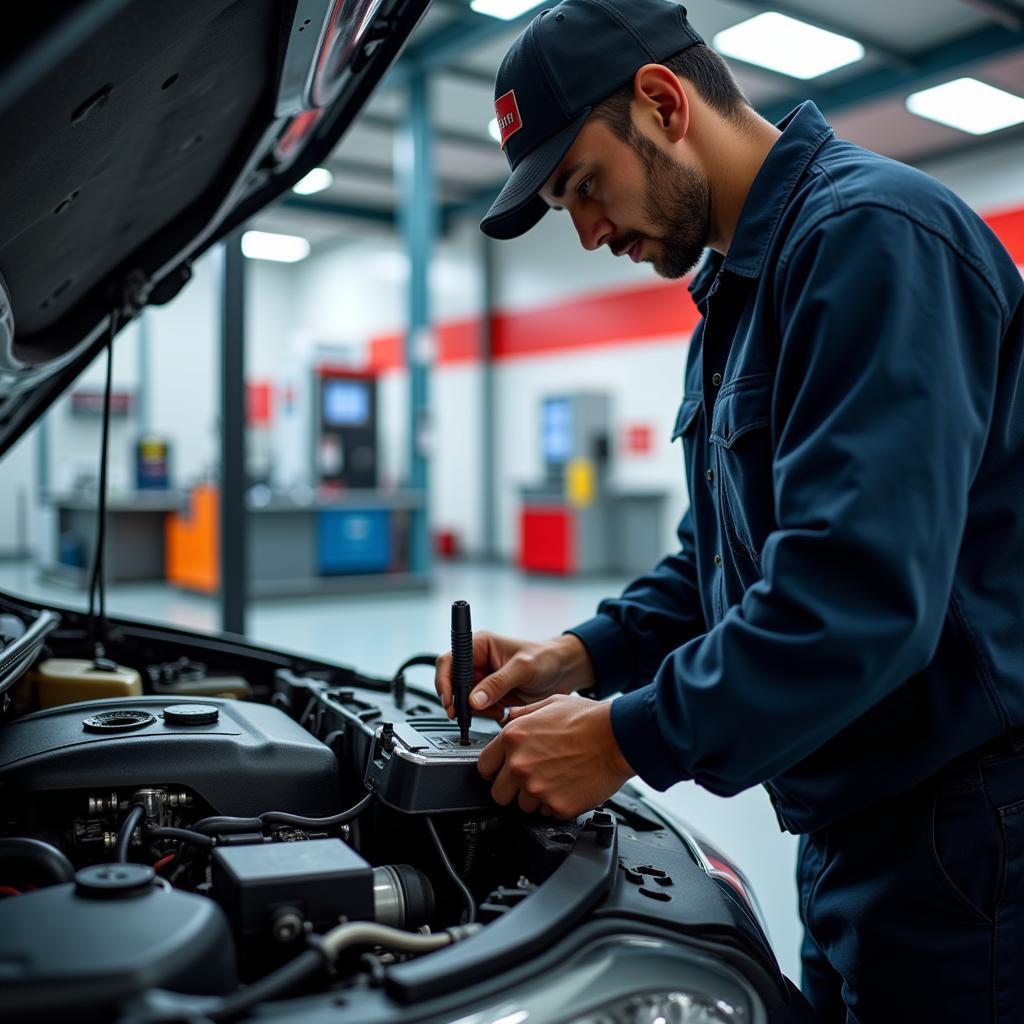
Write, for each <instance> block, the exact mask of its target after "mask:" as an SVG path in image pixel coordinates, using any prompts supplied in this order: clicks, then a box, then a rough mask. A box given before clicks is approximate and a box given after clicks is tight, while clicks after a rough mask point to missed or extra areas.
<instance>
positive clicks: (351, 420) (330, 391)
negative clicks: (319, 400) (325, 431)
mask: <svg viewBox="0 0 1024 1024" xmlns="http://www.w3.org/2000/svg"><path fill="white" fill-rule="evenodd" d="M323 396H324V409H323V413H324V425H325V426H328V427H361V426H363V425H364V424H365V423H366V421H367V420H368V419H369V416H370V390H369V385H368V384H366V383H365V382H364V381H357V380H328V381H325V382H324V391H323Z"/></svg>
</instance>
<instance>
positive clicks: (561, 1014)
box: [445, 935, 767, 1024]
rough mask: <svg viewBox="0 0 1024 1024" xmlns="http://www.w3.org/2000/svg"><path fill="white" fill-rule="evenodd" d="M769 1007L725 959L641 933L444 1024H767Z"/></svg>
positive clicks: (600, 943)
mask: <svg viewBox="0 0 1024 1024" xmlns="http://www.w3.org/2000/svg"><path fill="white" fill-rule="evenodd" d="M766 1019H767V1017H766V1013H765V1009H764V1004H763V1003H762V1002H761V1000H760V998H759V997H758V995H757V994H756V992H755V991H754V989H753V987H752V986H751V985H750V983H749V982H748V981H747V980H746V979H745V978H744V977H743V976H742V975H740V974H739V973H737V972H736V970H734V969H733V968H732V967H731V966H729V965H728V964H727V963H725V962H724V961H723V960H721V959H718V958H716V957H715V956H714V955H713V954H710V953H707V952H704V951H703V950H697V949H694V948H692V947H690V946H686V945H684V944H683V943H682V942H674V941H672V940H666V939H660V938H653V937H648V936H641V935H615V936H605V937H602V938H599V939H595V940H594V941H592V942H590V943H589V944H588V945H586V946H583V947H582V948H581V949H579V950H577V951H576V952H575V953H573V954H571V955H567V956H566V957H565V959H564V960H563V961H562V962H559V963H558V964H557V966H554V967H549V969H548V970H546V971H545V972H544V974H543V975H541V976H540V977H536V978H533V979H532V980H530V981H528V982H524V983H522V984H520V985H517V986H516V987H515V988H514V989H510V990H509V991H508V992H506V993H505V994H504V996H503V997H502V998H501V1000H500V1001H496V1002H494V1003H492V1004H490V1005H488V1006H485V1007H481V1008H480V1009H479V1010H477V1011H475V1012H471V1013H468V1014H465V1015H464V1016H461V1017H459V1018H458V1019H457V1020H455V1021H452V1020H451V1018H450V1017H446V1018H445V1022H446V1024H764V1022H765V1021H766Z"/></svg>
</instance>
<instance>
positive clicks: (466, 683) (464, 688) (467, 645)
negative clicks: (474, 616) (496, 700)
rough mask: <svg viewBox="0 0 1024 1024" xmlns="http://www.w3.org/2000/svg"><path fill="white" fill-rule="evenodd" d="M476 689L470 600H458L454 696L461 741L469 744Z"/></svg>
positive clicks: (454, 620) (455, 609) (454, 616)
mask: <svg viewBox="0 0 1024 1024" xmlns="http://www.w3.org/2000/svg"><path fill="white" fill-rule="evenodd" d="M472 689H473V623H472V620H471V618H470V612H469V602H468V601H456V602H455V603H454V604H453V605H452V696H453V697H454V699H455V716H456V719H457V720H458V723H459V742H460V743H461V744H462V746H464V747H468V746H469V745H470V744H469V723H470V721H471V718H472V712H471V711H470V708H469V692H470V690H472Z"/></svg>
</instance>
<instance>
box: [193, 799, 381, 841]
mask: <svg viewBox="0 0 1024 1024" xmlns="http://www.w3.org/2000/svg"><path fill="white" fill-rule="evenodd" d="M374 798H375V794H374V793H367V794H366V796H364V797H363V799H362V800H360V801H359V803H357V804H356V805H355V806H354V807H350V808H349V809H348V810H347V811H341V812H340V813H338V814H332V815H331V816H330V817H329V818H304V817H302V815H299V814H288V813H287V812H285V811H266V812H264V813H263V814H261V815H259V817H256V818H231V817H227V816H217V817H212V818H203V819H202V821H197V822H196V823H195V825H193V826H192V827H193V828H194V829H195V830H196V831H197V832H218V831H221V832H251V831H252V830H253V829H261V828H264V827H265V826H267V825H291V826H292V827H293V828H303V829H330V828H336V827H338V826H339V825H344V824H345V823H346V822H349V821H351V820H352V819H353V818H358V817H359V815H360V814H362V813H363V811H365V810H366V808H367V807H369V806H370V804H371V803H373V801H374Z"/></svg>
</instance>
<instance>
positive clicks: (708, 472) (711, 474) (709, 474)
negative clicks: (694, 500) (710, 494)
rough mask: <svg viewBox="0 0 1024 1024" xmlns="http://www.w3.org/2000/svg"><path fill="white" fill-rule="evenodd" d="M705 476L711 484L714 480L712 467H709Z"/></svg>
mask: <svg viewBox="0 0 1024 1024" xmlns="http://www.w3.org/2000/svg"><path fill="white" fill-rule="evenodd" d="M705 476H707V478H708V483H709V484H713V483H714V482H715V471H714V470H713V469H709V470H708V471H707V473H706V474H705Z"/></svg>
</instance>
